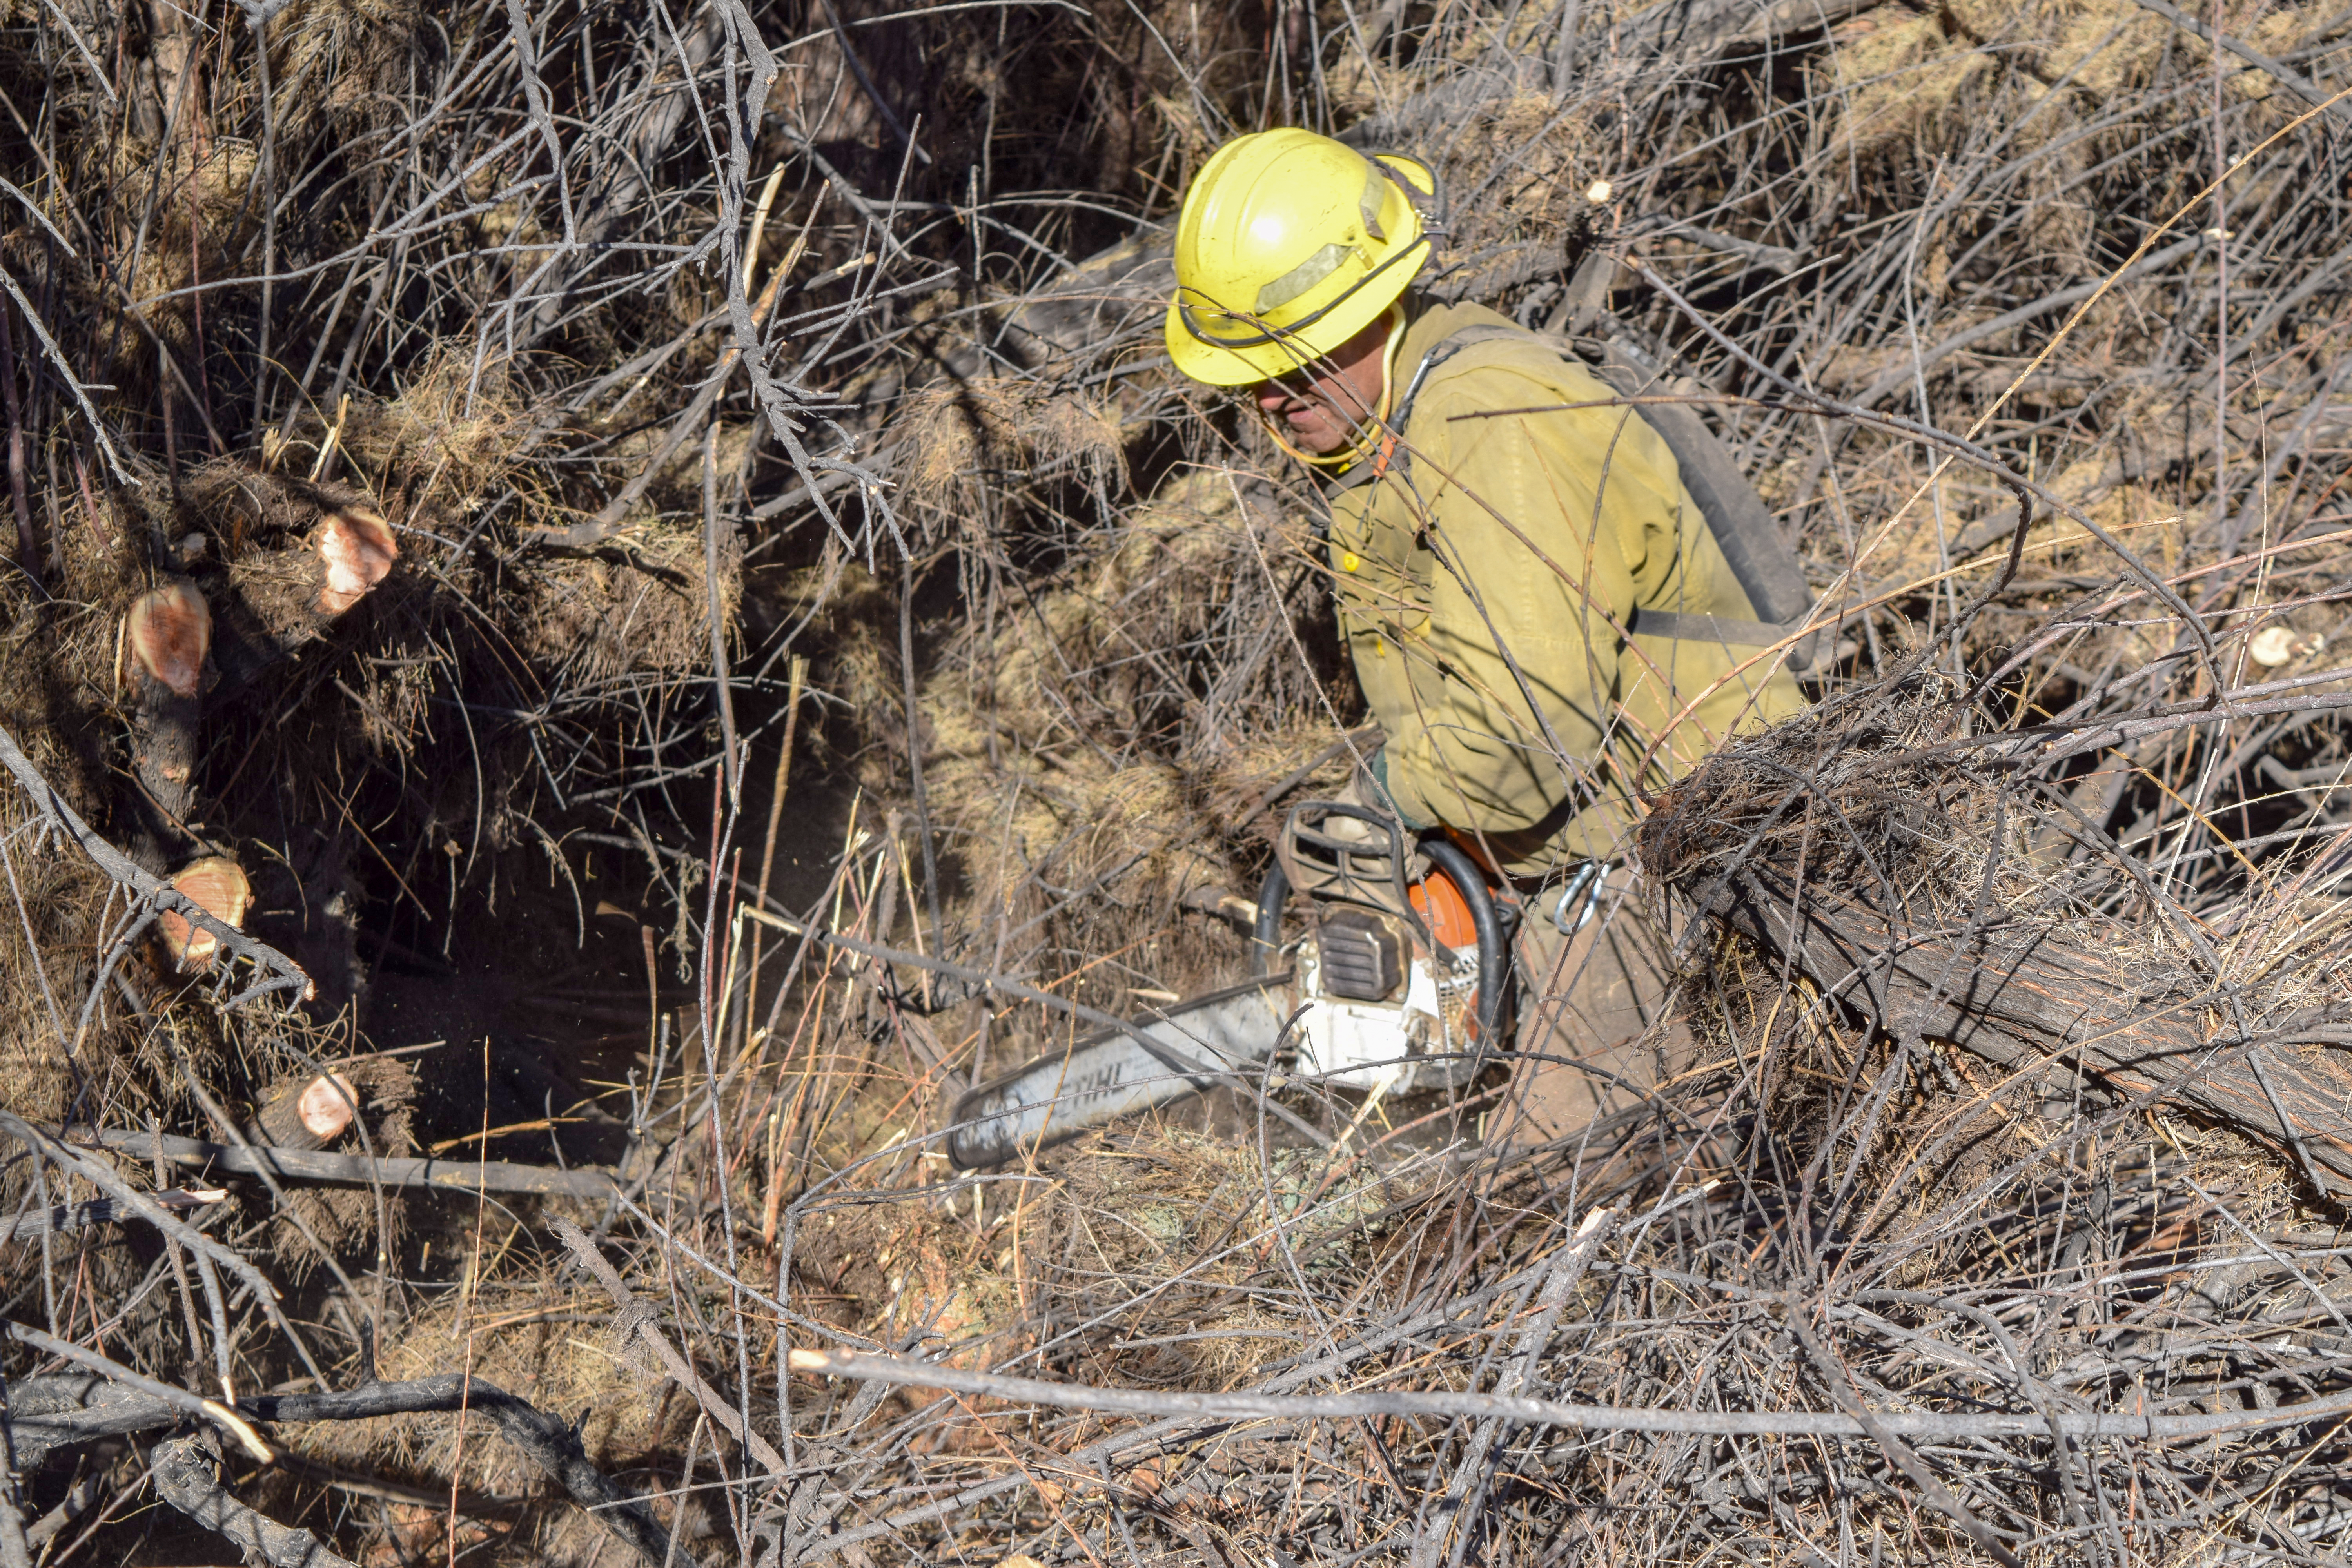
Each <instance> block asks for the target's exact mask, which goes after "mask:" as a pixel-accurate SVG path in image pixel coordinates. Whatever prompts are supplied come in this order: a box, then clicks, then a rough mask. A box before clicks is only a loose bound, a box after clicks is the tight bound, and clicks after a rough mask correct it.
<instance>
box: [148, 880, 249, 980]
mask: <svg viewBox="0 0 2352 1568" xmlns="http://www.w3.org/2000/svg"><path fill="white" fill-rule="evenodd" d="M172 887H173V889H175V890H176V891H178V892H180V893H182V894H184V895H185V896H186V897H187V899H188V900H189V901H191V902H192V903H194V905H195V906H196V907H197V908H198V909H201V910H204V911H205V913H206V914H208V915H210V916H212V917H213V918H214V919H215V920H217V921H220V922H221V923H222V924H224V925H226V926H230V927H232V928H234V929H236V930H237V931H243V930H244V929H245V911H246V910H248V909H250V908H251V907H252V905H253V885H252V884H251V883H250V882H248V881H247V880H246V879H245V871H244V869H243V868H240V867H239V866H238V865H237V863H236V861H234V860H231V859H228V858H226V857H225V856H220V855H208V856H206V857H205V858H203V859H201V860H197V861H194V862H192V863H191V864H189V865H188V866H186V867H184V868H182V870H181V871H180V874H179V875H178V876H176V877H173V879H172ZM155 923H156V924H157V925H158V926H160V927H161V928H162V929H163V946H164V947H165V948H166V949H167V950H169V951H170V952H171V954H172V959H173V963H177V964H178V965H179V966H180V972H181V973H190V972H192V971H194V970H199V969H203V968H205V967H206V966H207V965H209V964H210V963H212V961H213V957H214V955H215V953H217V952H219V951H220V939H219V938H217V937H215V936H214V935H213V933H212V932H210V931H205V930H202V929H201V928H199V927H198V926H196V925H195V924H194V922H193V921H189V920H188V919H187V917H186V916H184V915H182V914H180V913H179V912H178V911H176V910H163V912H162V913H161V914H160V915H158V916H157V917H156V921H155Z"/></svg>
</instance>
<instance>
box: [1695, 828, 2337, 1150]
mask: <svg viewBox="0 0 2352 1568" xmlns="http://www.w3.org/2000/svg"><path fill="white" fill-rule="evenodd" d="M1706 914H1707V915H1708V916H1709V917H1710V918H1711V919H1713V920H1714V921H1716V922H1717V924H1718V925H1720V926H1722V927H1724V928H1726V929H1728V930H1730V931H1736V932H1738V934H1740V935H1741V936H1744V937H1746V938H1747V939H1748V940H1749V941H1751V942H1755V943H1756V944H1757V945H1759V947H1761V948H1762V949H1763V950H1764V951H1765V952H1767V953H1768V954H1769V955H1771V956H1772V958H1774V959H1775V960H1776V961H1787V962H1790V963H1793V964H1794V965H1795V967H1796V968H1797V969H1798V970H1800V971H1801V972H1802V973H1804V975H1805V976H1806V977H1807V978H1808V979H1809V980H1811V982H1812V983H1813V984H1815V985H1816V986H1818V987H1820V989H1821V990H1822V993H1823V994H1825V995H1827V996H1830V997H1832V998H1835V999H1836V1000H1837V1001H1838V1002H1839V1003H1841V1004H1842V1005H1843V1006H1844V1007H1845V1008H1847V1009H1848V1010H1850V1011H1851V1012H1853V1013H1854V1014H1857V1015H1859V1016H1861V1017H1862V1018H1864V1020H1866V1021H1867V1022H1868V1023H1869V1024H1871V1025H1872V1026H1874V1027H1877V1028H1879V1029H1882V1030H1884V1031H1885V1033H1886V1034H1887V1035H1889V1036H1891V1037H1894V1038H1895V1039H1913V1038H1925V1039H1931V1040H1940V1041H1947V1042H1949V1043H1950V1044H1952V1045H1956V1046H1958V1047H1962V1048H1963V1049H1965V1050H1968V1051H1970V1052H1972V1053H1974V1054H1975V1055H1977V1056H1979V1057H1981V1058H1984V1059H1985V1060H1987V1061H1989V1062H1991V1063H1993V1064H1994V1065H1995V1066H1997V1067H2000V1068H2003V1069H2005V1070H2009V1071H2012V1072H2018V1071H2032V1070H2034V1069H2036V1068H2060V1067H2062V1066H2064V1067H2073V1068H2076V1069H2078V1070H2080V1071H2081V1072H2083V1073H2084V1074H2085V1075H2087V1076H2089V1077H2092V1078H2095V1079H2097V1080H2099V1081H2100V1082H2101V1083H2103V1084H2104V1085H2105V1086H2106V1087H2107V1088H2108V1089H2111V1090H2113V1091H2114V1092H2115V1093H2116V1094H2117V1095H2119V1096H2123V1097H2140V1096H2147V1097H2150V1098H2158V1099H2162V1100H2168V1101H2170V1102H2171V1103H2173V1104H2175V1105H2177V1106H2179V1107H2180V1108H2182V1109H2183V1110H2187V1111H2189V1112H2190V1113H2191V1114H2192V1115H2195V1116H2198V1117H2200V1118H2202V1119H2204V1120H2206V1121H2213V1122H2218V1123H2221V1124H2224V1125H2227V1126H2230V1127H2233V1128H2236V1129H2238V1130H2239V1131H2242V1132H2245V1133H2248V1134H2250V1135H2252V1136H2253V1137H2255V1138H2259V1139H2261V1140H2263V1142H2268V1143H2270V1144H2272V1145H2273V1146H2274V1147H2276V1148H2278V1149H2280V1150H2281V1151H2283V1152H2289V1153H2290V1154H2292V1155H2293V1156H2294V1157H2295V1158H2297V1159H2299V1160H2303V1161H2305V1162H2307V1165H2306V1170H2307V1173H2309V1174H2312V1175H2314V1176H2315V1177H2317V1176H2318V1173H2319V1172H2320V1171H2324V1172H2326V1173H2327V1174H2328V1175H2332V1176H2333V1177H2335V1178H2336V1179H2337V1180H2338V1181H2341V1182H2343V1183H2344V1184H2347V1185H2352V1123H2347V1119H2346V1116H2345V1110H2344V1108H2345V1106H2346V1105H2347V1103H2352V1066H2347V1063H2346V1062H2345V1061H2344V1059H2343V1058H2342V1056H2341V1055H2340V1054H2339V1053H2337V1052H2334V1051H2329V1052H2326V1053H2325V1054H2323V1055H2321V1056H2318V1057H2315V1058H2310V1059H2305V1058H2301V1057H2298V1056H2295V1055H2291V1054H2288V1053H2285V1052H2283V1051H2279V1050H2276V1049H2270V1048H2266V1047H2276V1046H2279V1045H2284V1044H2297V1043H2308V1042H2314V1041H2327V1040H2332V1039H2336V1038H2341V1037H2347V1031H2346V1030H2345V1029H2344V1028H2342V1027H2341V1026H2332V1025H2331V1023H2330V1019H2329V1017H2328V1016H2325V1015H2323V1016H2317V1017H2313V1018H2306V1019H2304V1020H2301V1021H2299V1022H2298V1024H2297V1025H2296V1026H2293V1027H2289V1028H2284V1029H2280V1030H2277V1031H2274V1032H2273V1033H2271V1034H2268V1035H2265V1036H2257V1037H2254V1038H2252V1039H2245V1038H2241V1037H2239V1036H2238V1035H2237V1034H2236V1032H2235V1031H2234V1030H2231V1029H2229V1028H2226V1027H2221V1026H2218V1024H2217V1023H2216V1021H2215V1020H2214V1019H2212V1018H2211V1017H2210V1016H2209V1011H2210V1010H2211V1009H2215V1008H2216V1007H2217V1006H2218V1001H2217V999H2216V998H2215V997H2213V996H2212V995H2210V994H2207V993H2206V992H2205V991H2204V990H2203V988H2201V987H2194V986H2192V985H2189V984H2186V983H2184V984H2179V985H2166V986H2164V987H2162V988H2160V989H2151V988H2150V987H2149V986H2148V985H2147V983H2146V981H2145V979H2144V978H2135V977H2134V976H2133V975H2132V974H2130V973H2126V971H2125V969H2124V968H2123V966H2122V965H2120V964H2119V963H2116V961H2115V960H2113V959H2111V958H2108V957H2106V956H2105V955H2104V954H2102V953H2100V952H2095V951H2094V950H2092V949H2091V948H2089V947H2088V946H2085V945H2080V944H2077V943H2076V942H2072V941H2070V940H2069V939H2068V938H2067V936H2066V935H2065V934H2064V932H2063V929H2060V928H2055V927H2052V926H2047V925H2040V924H2036V925H2033V926H2032V927H2030V928H2029V929H2026V930H2024V931H2017V930H2014V929H2011V928H2008V927H2004V926H2001V925H1998V924H1996V925H1994V926H1992V927H1991V928H1990V929H1989V930H1984V931H1972V930H1971V929H1970V926H1969V924H1966V923H1963V924H1960V925H1958V926H1954V925H1951V924H1919V925H1915V924H1914V922H1913V921H1911V920H1910V919H1909V918H1908V917H1907V915H1906V914H1904V913H1893V914H1890V913H1889V911H1887V910H1884V909H1881V908H1879V907H1877V906H1876V905H1875V903H1874V901H1873V900H1868V899H1866V898H1864V897H1860V896H1857V895H1856V894H1854V893H1853V892H1851V891H1848V890H1844V889H1835V888H1832V887H1828V886H1825V885H1820V884H1810V885H1809V884H1802V883H1800V882H1799V881H1797V879H1795V878H1794V877H1792V876H1790V874H1788V873H1787V872H1786V871H1784V870H1783V869H1781V868H1778V867H1776V866H1772V865H1769V864H1758V865H1751V866H1748V867H1743V868H1740V869H1739V870H1738V871H1737V872H1735V873H1734V874H1733V875H1732V876H1731V877H1730V878H1729V879H1727V881H1725V882H1724V883H1723V884H1722V886H1721V890H1720V892H1719V893H1718V894H1717V896H1716V897H1715V898H1714V900H1712V901H1711V902H1710V903H1709V904H1708V905H1707V906H1706ZM2309 1166H2316V1167H2318V1170H2317V1171H2311V1170H2309V1169H2308V1167H2309Z"/></svg>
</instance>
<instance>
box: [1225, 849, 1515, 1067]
mask: <svg viewBox="0 0 2352 1568" xmlns="http://www.w3.org/2000/svg"><path fill="white" fill-rule="evenodd" d="M1420 849H1421V852H1422V853H1423V855H1426V856H1428V857H1429V863H1430V865H1431V866H1433V867H1434V868H1436V869H1438V870H1440V871H1443V872H1444V873H1445V877H1446V879H1447V880H1448V881H1450V882H1452V883H1453V884H1454V888H1455V889H1456V890H1458V891H1459V892H1460V893H1461V895H1462V901H1463V902H1464V903H1465V904H1466V905H1468V906H1469V909H1470V923H1471V924H1472V926H1474V927H1475V928H1476V930H1477V932H1478V1051H1479V1055H1480V1056H1481V1057H1482V1058H1483V1057H1484V1056H1485V1055H1486V1053H1487V1052H1489V1051H1492V1050H1494V1049H1496V1037H1497V1036H1498V1035H1499V1034H1500V1033H1501V1030H1502V1021H1503V1019H1504V1018H1505V1017H1506V1016H1507V1013H1506V1006H1507V1002H1508V999H1509V996H1510V984H1511V949H1510V944H1509V942H1508V941H1507V939H1506V937H1505V936H1504V933H1503V917H1502V912H1501V911H1500V910H1497V909H1496V907H1495V896H1494V894H1493V893H1491V892H1489V891H1488V890H1487V888H1486V878H1485V877H1483V876H1481V875H1479V873H1478V866H1477V863H1476V862H1475V861H1474V860H1472V859H1471V858H1470V857H1469V856H1467V855H1465V854H1464V853H1463V852H1462V850H1461V849H1460V847H1457V846H1455V845H1454V844H1453V843H1451V842H1449V841H1448V840H1447V839H1445V838H1444V837H1436V836H1433V837H1429V838H1426V839H1423V841H1422V843H1421V845H1420ZM1289 898H1290V878H1289V876H1288V875H1287V874H1286V872H1284V870H1283V868H1282V858H1281V857H1279V856H1276V858H1275V860H1274V863H1273V864H1272V865H1270V866H1268V867H1267V868H1265V881H1264V882H1262V883H1260V884H1259V885H1258V889H1257V923H1256V924H1255V926H1253V927H1252V928H1251V930H1250V973H1251V974H1253V975H1255V976H1256V977H1257V978H1259V979H1264V978H1265V976H1266V975H1268V974H1270V973H1273V972H1274V969H1275V965H1276V960H1278V959H1279V958H1280V957H1281V954H1282V906H1283V905H1284V903H1285V902H1286V901H1287V900H1289Z"/></svg>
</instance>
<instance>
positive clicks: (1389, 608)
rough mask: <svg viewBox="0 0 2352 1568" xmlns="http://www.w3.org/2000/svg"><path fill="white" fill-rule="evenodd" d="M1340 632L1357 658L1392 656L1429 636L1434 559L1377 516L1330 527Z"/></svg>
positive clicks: (1401, 530) (1404, 531) (1408, 534)
mask: <svg viewBox="0 0 2352 1568" xmlns="http://www.w3.org/2000/svg"><path fill="white" fill-rule="evenodd" d="M1331 566H1332V573H1333V581H1334V583H1335V584H1336V587H1337V592H1338V598H1339V631H1340V635H1341V636H1342V637H1345V638H1346V639H1347V642H1348V647H1349V650H1350V651H1351V652H1352V653H1353V654H1354V655H1355V657H1356V658H1358V659H1359V660H1363V659H1381V658H1395V657H1397V656H1398V655H1399V653H1400V652H1401V650H1402V649H1403V648H1406V647H1411V646H1412V645H1413V644H1415V643H1418V642H1420V641H1422V640H1423V639H1424V638H1425V637H1428V635H1429V617H1430V605H1431V585H1432V577H1431V574H1432V573H1433V571H1434V569H1435V559H1434V557H1433V555H1432V554H1431V552H1429V551H1428V550H1427V549H1425V548H1423V546H1421V545H1420V544H1419V543H1417V542H1415V541H1414V539H1413V536H1412V531H1410V530H1407V529H1404V528H1401V527H1398V526H1396V525H1395V524H1393V523H1391V522H1390V521H1387V520H1384V519H1381V518H1380V517H1378V516H1377V515H1376V516H1374V517H1372V518H1370V519H1369V520H1366V521H1361V522H1357V523H1355V524H1353V525H1352V526H1346V527H1335V528H1334V529H1333V530H1332V540H1331Z"/></svg>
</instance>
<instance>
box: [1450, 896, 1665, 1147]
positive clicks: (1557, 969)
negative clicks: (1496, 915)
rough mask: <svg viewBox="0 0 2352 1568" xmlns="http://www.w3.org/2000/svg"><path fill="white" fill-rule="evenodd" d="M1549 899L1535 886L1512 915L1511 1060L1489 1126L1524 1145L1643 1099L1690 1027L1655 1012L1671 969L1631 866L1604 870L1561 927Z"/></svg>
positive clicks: (1562, 1134) (1565, 1133) (1660, 1008)
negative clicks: (1514, 1016) (1585, 907)
mask: <svg viewBox="0 0 2352 1568" xmlns="http://www.w3.org/2000/svg"><path fill="white" fill-rule="evenodd" d="M1641 899H1642V894H1641V889H1639V888H1638V887H1637V885H1636V879H1635V878H1634V876H1633V872H1632V871H1631V870H1629V869H1627V868H1623V867H1617V868H1612V870H1611V871H1610V872H1609V873H1608V875H1607V876H1606V877H1604V878H1603V879H1602V880H1601V887H1600V889H1599V893H1598V896H1597V898H1596V899H1595V900H1593V903H1592V905H1591V910H1592V913H1591V919H1589V920H1587V921H1585V922H1584V923H1583V924H1582V925H1581V926H1579V927H1577V929H1576V930H1574V931H1571V932H1566V933H1564V932H1562V931H1560V929H1559V924H1558V923H1557V921H1555V919H1554V915H1553V910H1554V908H1555V906H1556V905H1557V904H1558V901H1559V889H1546V890H1544V891H1543V892H1542V893H1541V894H1539V895H1538V897H1536V898H1535V899H1533V900H1529V904H1528V909H1527V910H1526V914H1525V918H1524V919H1522V920H1521V921H1520V922H1519V930H1518V936H1517V952H1516V954H1515V956H1516V958H1517V963H1518V981H1519V991H1518V1025H1517V1039H1516V1041H1515V1043H1516V1045H1517V1047H1518V1050H1519V1051H1520V1053H1521V1059H1520V1060H1519V1062H1518V1063H1517V1068H1516V1070H1515V1071H1514V1072H1513V1074H1512V1078H1511V1083H1510V1087H1509V1089H1508V1090H1507V1107H1506V1109H1505V1110H1504V1112H1503V1114H1502V1115H1501V1117H1500V1118H1499V1119H1498V1120H1497V1122H1496V1124H1495V1125H1496V1133H1497V1134H1498V1135H1499V1140H1498V1141H1501V1142H1510V1143H1515V1144H1518V1145H1520V1146H1523V1147H1524V1146H1527V1145H1530V1144H1537V1143H1548V1142H1554V1141H1556V1140H1560V1139H1566V1138H1571V1137H1574V1136H1575V1135H1577V1134H1578V1133H1580V1132H1581V1131H1584V1130H1585V1129H1586V1128H1587V1127H1589V1126H1591V1124H1592V1123H1593V1122H1594V1121H1598V1120H1599V1119H1600V1118H1602V1117H1605V1116H1610V1115H1612V1114H1614V1113H1616V1112H1619V1111H1624V1110H1632V1109H1633V1108H1635V1107H1637V1106H1640V1105H1643V1104H1644V1103H1650V1102H1652V1091H1653V1090H1654V1089H1656V1088H1657V1086H1658V1085H1660V1084H1662V1083H1665V1082H1668V1081H1669V1080H1671V1079H1673V1078H1674V1077H1675V1075H1676V1074H1677V1073H1679V1072H1682V1071H1684V1070H1685V1069H1686V1068H1688V1067H1689V1066H1690V1065H1691V1062H1692V1059H1693V1051H1694V1044H1693V1041H1692V1037H1691V1035H1690V1031H1689V1029H1688V1028H1687V1027H1686V1026H1684V1025H1683V1024H1681V1023H1680V1022H1678V1021H1676V1020H1675V1019H1673V1018H1670V1017H1669V1016H1667V1014H1666V1003H1667V999H1668V998H1667V993H1668V990H1669V981H1670V971H1669V969H1668V967H1667V963H1666V958H1665V954H1664V951H1663V943H1662V942H1661V941H1660V939H1659V937H1658V935H1657V933H1656V931H1654V928H1653V926H1652V924H1651V922H1650V921H1649V920H1648V919H1647V918H1646V917H1645V912H1644V910H1643V904H1642V901H1641ZM1571 908H1573V906H1571ZM1571 918H1572V917H1571Z"/></svg>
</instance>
